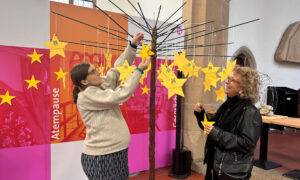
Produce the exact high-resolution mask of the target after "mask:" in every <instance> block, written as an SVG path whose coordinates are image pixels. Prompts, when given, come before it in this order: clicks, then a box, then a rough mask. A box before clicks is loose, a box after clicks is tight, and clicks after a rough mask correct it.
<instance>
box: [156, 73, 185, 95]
mask: <svg viewBox="0 0 300 180" xmlns="http://www.w3.org/2000/svg"><path fill="white" fill-rule="evenodd" d="M186 80H187V79H177V78H176V77H174V78H171V79H168V80H164V81H163V82H162V83H161V84H162V85H163V86H165V87H166V88H167V89H168V99H170V98H171V97H172V96H173V95H174V94H178V95H180V96H182V97H184V94H183V91H182V86H183V84H184V83H185V81H186Z"/></svg>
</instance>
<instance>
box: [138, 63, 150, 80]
mask: <svg viewBox="0 0 300 180" xmlns="http://www.w3.org/2000/svg"><path fill="white" fill-rule="evenodd" d="M150 70H151V62H150V63H149V66H148V68H147V69H146V70H145V71H144V73H143V75H142V77H141V79H140V83H141V84H144V79H145V78H146V79H147V75H148V72H149V71H150Z"/></svg>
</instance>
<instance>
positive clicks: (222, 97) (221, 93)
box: [215, 86, 226, 102]
mask: <svg viewBox="0 0 300 180" xmlns="http://www.w3.org/2000/svg"><path fill="white" fill-rule="evenodd" d="M215 92H216V94H217V100H216V101H218V100H222V101H223V102H225V96H226V94H225V91H224V88H223V86H221V87H220V88H219V89H218V90H215Z"/></svg>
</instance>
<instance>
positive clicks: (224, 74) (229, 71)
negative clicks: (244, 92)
mask: <svg viewBox="0 0 300 180" xmlns="http://www.w3.org/2000/svg"><path fill="white" fill-rule="evenodd" d="M235 64H236V60H234V61H233V62H232V63H231V62H230V61H229V60H227V68H223V71H222V72H220V73H218V75H219V76H220V77H221V82H223V81H224V80H226V79H227V78H228V77H229V76H231V75H232V71H233V68H234V66H235Z"/></svg>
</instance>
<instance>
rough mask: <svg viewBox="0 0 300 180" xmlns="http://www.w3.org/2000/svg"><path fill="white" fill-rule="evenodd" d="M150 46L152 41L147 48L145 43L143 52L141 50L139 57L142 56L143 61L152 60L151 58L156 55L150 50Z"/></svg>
mask: <svg viewBox="0 0 300 180" xmlns="http://www.w3.org/2000/svg"><path fill="white" fill-rule="evenodd" d="M150 46H151V41H150V43H149V44H148V45H147V46H145V44H144V42H143V44H142V50H140V51H139V52H138V53H139V55H141V58H142V60H143V59H144V58H146V59H150V58H149V56H151V55H153V54H154V53H153V52H152V51H151V50H150Z"/></svg>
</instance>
